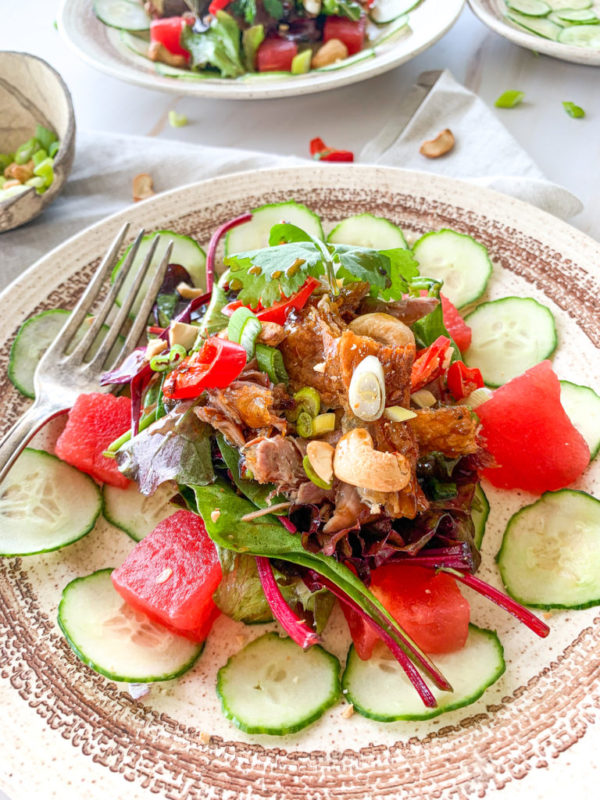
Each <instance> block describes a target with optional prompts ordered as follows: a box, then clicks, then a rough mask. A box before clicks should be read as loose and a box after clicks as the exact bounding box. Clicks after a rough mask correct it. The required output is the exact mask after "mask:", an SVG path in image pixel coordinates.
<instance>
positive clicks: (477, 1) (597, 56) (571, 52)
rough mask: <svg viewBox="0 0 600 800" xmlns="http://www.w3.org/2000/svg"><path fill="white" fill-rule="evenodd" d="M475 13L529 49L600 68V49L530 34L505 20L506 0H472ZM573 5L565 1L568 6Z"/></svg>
mask: <svg viewBox="0 0 600 800" xmlns="http://www.w3.org/2000/svg"><path fill="white" fill-rule="evenodd" d="M469 5H470V6H471V9H472V11H473V13H474V14H475V15H476V16H478V17H479V19H480V20H481V21H482V22H483V23H485V24H486V25H487V26H488V28H491V29H492V30H493V31H495V32H496V33H499V34H500V36H503V37H504V38H505V39H508V40H509V41H511V42H514V43H515V44H518V45H520V46H521V47H525V48H527V50H534V51H535V52H536V53H544V55H547V56H552V57H553V58H559V59H561V61H571V62H572V63H573V64H585V65H586V66H588V67H600V52H598V50H589V49H587V48H585V47H571V46H570V45H567V44H560V43H559V42H552V41H550V39H544V38H543V37H542V36H537V35H536V34H535V33H528V32H527V31H524V30H522V29H521V28H519V27H517V26H516V25H513V24H512V23H511V22H509V21H508V20H505V19H504V14H505V11H506V4H505V3H504V0H469ZM568 5H569V3H568V0H565V8H567V6H568Z"/></svg>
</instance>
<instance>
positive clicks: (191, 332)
mask: <svg viewBox="0 0 600 800" xmlns="http://www.w3.org/2000/svg"><path fill="white" fill-rule="evenodd" d="M197 336H198V326H197V325H188V324H187V322H175V321H173V322H171V324H170V325H169V344H170V345H171V347H173V345H176V344H180V345H182V347H185V349H186V350H191V349H192V347H193V346H194V342H195V341H196V338H197Z"/></svg>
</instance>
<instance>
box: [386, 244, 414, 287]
mask: <svg viewBox="0 0 600 800" xmlns="http://www.w3.org/2000/svg"><path fill="white" fill-rule="evenodd" d="M381 255H383V256H387V257H388V258H389V260H390V268H389V277H390V286H389V287H388V288H386V289H384V291H382V292H380V293H379V296H380V297H381V298H382V299H383V300H400V298H401V297H402V295H404V294H406V293H407V292H408V291H409V289H410V286H411V283H412V279H413V278H416V277H418V275H419V262H418V261H417V260H416V258H415V257H414V255H413V254H412V251H411V250H405V249H404V248H402V247H396V248H394V249H393V250H382V251H381Z"/></svg>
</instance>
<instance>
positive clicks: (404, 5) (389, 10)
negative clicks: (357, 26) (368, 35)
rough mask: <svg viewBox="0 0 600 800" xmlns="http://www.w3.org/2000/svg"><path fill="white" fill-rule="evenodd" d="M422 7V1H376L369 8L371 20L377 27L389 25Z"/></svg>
mask: <svg viewBox="0 0 600 800" xmlns="http://www.w3.org/2000/svg"><path fill="white" fill-rule="evenodd" d="M419 5H421V0H376V1H375V3H374V5H373V6H372V7H371V8H369V10H368V14H369V19H370V20H372V21H373V22H374V23H375V24H376V25H387V23H388V22H393V21H394V20H395V19H398V17H401V16H402V15H403V14H406V13H408V12H409V11H412V10H413V8H416V7H417V6H419Z"/></svg>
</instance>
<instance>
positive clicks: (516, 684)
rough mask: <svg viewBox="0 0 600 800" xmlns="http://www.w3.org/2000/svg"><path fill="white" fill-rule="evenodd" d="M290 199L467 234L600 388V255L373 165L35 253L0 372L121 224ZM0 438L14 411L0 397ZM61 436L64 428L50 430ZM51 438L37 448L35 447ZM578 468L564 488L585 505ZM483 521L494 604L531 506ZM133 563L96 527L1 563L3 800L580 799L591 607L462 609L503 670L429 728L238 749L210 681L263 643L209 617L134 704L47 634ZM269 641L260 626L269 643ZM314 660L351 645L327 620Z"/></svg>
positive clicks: (322, 171) (592, 485)
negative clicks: (513, 540)
mask: <svg viewBox="0 0 600 800" xmlns="http://www.w3.org/2000/svg"><path fill="white" fill-rule="evenodd" d="M289 198H294V199H296V200H298V201H300V202H303V203H306V204H307V205H309V206H311V207H312V208H314V209H315V210H316V211H318V212H319V213H320V214H321V215H322V217H323V219H324V221H325V222H326V225H327V226H330V225H331V224H333V223H334V222H335V221H338V220H340V219H341V218H343V217H345V216H347V215H349V214H355V213H359V212H362V211H370V212H372V213H374V214H377V215H382V216H385V217H388V218H390V219H392V220H393V221H394V222H396V223H397V224H399V225H401V226H402V227H403V228H404V230H405V231H406V232H407V234H408V235H409V236H412V237H414V236H416V235H418V234H420V233H423V232H425V231H429V230H434V229H438V228H442V227H452V228H455V229H457V230H459V231H462V232H464V233H468V234H471V235H473V236H475V237H477V238H478V239H479V240H480V241H481V242H483V243H484V244H485V245H486V246H487V247H488V248H489V250H490V253H491V256H492V258H493V261H494V264H495V270H494V275H493V278H492V280H491V283H490V287H489V291H488V297H491V298H495V297H499V296H503V295H508V294H516V295H521V296H522V295H526V296H527V295H529V296H532V297H535V298H537V299H538V300H541V301H542V302H544V303H546V304H547V305H548V306H549V307H550V308H551V309H552V311H553V312H554V314H555V316H556V320H557V325H558V330H559V339H560V345H559V349H558V351H557V354H556V356H555V358H554V364H555V369H556V371H557V373H558V374H559V376H560V377H561V378H566V379H569V380H572V381H574V382H577V383H584V384H587V385H591V386H593V387H595V388H596V390H598V389H599V388H600V374H599V359H598V348H599V346H600V325H599V323H598V301H597V296H598V289H599V288H600V280H599V274H598V264H600V246H599V245H598V244H597V243H595V242H593V241H592V240H591V239H588V238H586V237H585V236H584V235H582V234H581V233H579V232H578V231H576V230H574V229H573V228H571V227H569V226H567V225H566V224H564V223H562V222H560V221H559V220H557V219H555V218H553V217H551V216H549V215H547V214H544V213H543V212H540V211H538V210H537V209H534V208H531V207H529V206H526V205H524V204H523V203H520V202H518V201H516V200H513V199H510V198H508V197H505V196H503V195H499V194H496V193H494V192H491V191H487V190H483V189H480V188H475V187H472V186H469V185H467V184H463V183H460V182H458V181H451V180H448V179H445V178H438V177H435V176H431V175H425V174H419V173H412V172H405V171H402V170H395V169H386V168H371V167H362V166H357V167H340V166H334V165H323V166H321V167H319V166H316V167H314V168H293V169H283V170H267V171H264V172H256V173H244V174H239V175H232V176H229V177H226V178H217V179H215V180H211V181H207V182H204V183H199V184H195V185H192V186H188V187H186V188H183V189H180V190H177V191H174V192H170V193H168V194H165V195H160V196H157V197H156V198H153V199H151V200H149V201H146V202H144V203H140V204H137V205H136V206H133V207H131V208H129V209H127V210H126V211H124V212H123V213H121V214H119V215H117V216H115V217H112V218H110V219H108V220H106V221H105V222H103V223H100V224H98V225H95V226H94V227H93V228H91V229H89V230H88V231H87V232H85V233H84V234H81V235H79V236H77V237H75V238H73V239H71V240H70V241H69V242H67V243H66V244H65V245H63V246H62V247H60V248H58V249H57V250H55V251H53V252H52V253H50V254H48V255H47V256H46V257H45V258H44V259H43V260H42V261H40V262H38V263H37V264H36V265H35V266H34V267H32V268H31V269H30V270H29V271H28V272H26V273H25V274H24V275H23V276H22V277H21V278H20V279H19V280H18V281H17V282H16V283H14V284H13V285H12V287H10V288H9V289H7V290H6V291H5V292H4V294H3V295H2V296H0V315H1V318H2V320H3V322H4V324H3V327H2V336H3V337H4V341H3V344H2V346H1V349H0V359H1V360H2V365H3V367H5V366H6V361H7V357H8V351H9V347H10V343H11V341H12V340H13V338H14V335H15V332H16V330H17V328H18V326H19V324H20V323H21V322H22V321H23V319H25V318H26V317H27V316H29V315H30V314H32V313H33V312H35V311H40V310H41V309H44V308H52V307H57V306H64V307H69V306H70V305H71V304H72V303H73V302H74V300H75V298H76V297H77V295H78V294H79V293H80V291H81V289H82V287H83V286H84V285H85V284H86V282H87V281H88V278H89V276H90V274H91V273H92V271H93V269H94V267H95V266H96V264H97V263H98V259H99V257H100V255H101V254H102V252H103V251H104V249H105V248H106V246H107V243H108V242H109V241H110V239H111V237H112V236H113V235H114V233H115V232H116V231H117V230H118V228H119V227H120V226H121V224H122V222H123V221H124V220H125V219H128V220H130V221H131V222H132V223H133V227H134V228H135V227H136V226H138V225H144V227H146V228H147V229H152V228H173V229H175V230H177V231H179V232H182V233H188V234H191V235H193V236H195V237H197V238H198V240H199V241H200V242H202V243H204V244H206V242H207V241H208V239H209V236H210V234H211V232H212V231H213V230H214V228H215V226H216V225H218V224H219V223H222V222H223V221H225V220H227V219H229V218H230V217H233V216H235V215H237V214H240V213H241V212H243V211H245V210H247V209H248V208H252V207H255V206H257V205H260V204H262V203H265V202H276V201H282V200H286V199H289ZM0 401H1V403H2V417H1V420H2V426H3V427H6V426H7V425H8V424H9V423H11V422H12V421H13V420H14V418H15V417H16V416H17V415H18V414H19V413H20V412H21V411H22V410H23V408H25V406H26V403H27V401H25V400H24V399H22V398H21V397H19V395H18V394H17V392H16V391H15V390H14V389H13V388H12V386H11V385H10V384H9V382H8V380H7V379H6V378H4V379H3V380H2V381H0ZM59 424H60V423H59ZM55 433H56V431H55V430H54V431H50V432H49V433H48V434H47V436H46V438H45V442H46V444H47V443H48V442H51V439H52V436H53V435H55ZM599 477H600V469H599V464H598V463H595V464H592V465H591V466H590V467H589V468H588V470H587V471H586V473H585V474H584V476H583V477H582V478H581V480H580V481H579V482H578V483H577V487H578V488H582V489H586V490H587V491H590V492H592V493H595V494H596V495H598V494H599V493H600V488H599V483H600V481H599ZM485 490H486V492H487V493H488V497H489V499H490V503H491V509H492V510H491V514H490V518H489V522H488V528H487V531H486V535H485V537H484V542H483V548H482V552H483V564H482V568H481V572H480V574H481V576H482V577H483V578H484V579H485V580H488V581H490V582H491V583H493V584H495V585H497V586H499V585H500V579H499V576H498V572H497V569H496V566H495V562H494V556H495V554H496V552H497V550H498V547H499V543H500V539H501V535H502V531H503V530H504V527H505V525H506V521H507V519H508V518H509V516H510V515H511V514H512V513H514V511H516V510H517V509H518V508H520V507H522V506H523V505H525V504H527V503H529V502H531V500H532V499H533V498H532V497H531V496H530V495H525V494H523V493H519V492H501V491H498V490H496V491H495V490H493V489H492V487H490V486H485ZM132 546H133V542H132V541H131V540H129V539H128V538H127V536H126V535H125V534H123V533H121V532H119V531H117V530H116V529H114V528H111V527H110V526H109V525H108V524H106V523H101V524H99V525H98V526H97V528H96V529H95V530H94V531H92V533H90V534H89V535H88V536H87V537H85V538H84V539H82V540H80V541H79V542H77V543H75V544H73V545H71V546H70V547H68V548H66V549H65V550H63V551H60V552H56V553H50V554H46V555H42V556H35V557H31V558H23V559H6V560H3V561H2V562H1V563H0V642H1V645H0V647H1V652H0V659H1V660H0V704H1V707H2V710H3V713H2V718H3V722H2V725H0V752H1V753H2V762H3V766H4V769H3V775H2V781H3V783H4V785H3V787H2V788H4V789H5V790H6V791H7V792H8V793H9V794H10V795H11V797H12V798H13V800H41V799H42V798H43V800H54V798H57V799H58V798H61V800H67V799H68V800H71V798H77V799H78V800H79V798H86V800H88V799H89V800H116V799H117V798H118V800H121V799H122V800H150V798H160V799H161V800H238V799H239V798H244V799H246V798H270V800H346V799H347V798H353V799H354V800H358V799H359V798H360V799H361V800H362V799H363V798H397V800H400V799H402V800H405V799H406V800H462V799H463V798H464V800H467V798H468V799H471V798H496V797H497V796H499V795H500V794H501V797H502V798H511V800H512V798H527V800H536V799H537V798H539V799H540V800H541V799H542V798H543V799H544V800H548V799H549V798H559V797H560V798H564V797H565V796H569V795H570V796H572V797H584V796H586V794H587V795H589V796H590V797H592V796H594V793H595V792H596V791H597V781H598V775H597V772H596V771H595V770H596V765H597V758H596V755H595V754H596V741H595V740H594V731H595V729H594V725H593V723H594V722H595V721H596V720H597V708H598V705H599V703H600V689H599V687H598V682H597V669H598V667H597V665H598V656H599V647H598V638H597V634H596V632H595V630H594V628H595V625H597V623H598V621H599V619H600V618H599V617H598V609H594V608H592V609H588V610H585V611H573V612H556V613H554V614H552V616H551V617H549V620H548V621H549V624H550V626H551V635H550V636H549V638H548V639H546V640H540V639H537V638H536V637H535V636H534V635H533V634H532V633H530V632H529V631H528V630H527V629H525V628H523V627H521V626H520V625H519V624H518V623H516V621H515V620H514V619H513V618H512V617H510V616H509V615H507V614H505V613H504V612H502V611H501V610H500V609H498V608H496V607H495V606H490V605H489V604H487V602H486V601H484V600H482V599H481V598H479V597H471V596H470V597H469V599H470V601H471V602H472V618H473V621H474V622H476V623H477V624H479V625H481V626H483V627H488V628H494V629H495V630H497V632H498V635H499V637H500V639H501V641H502V643H503V645H504V649H505V655H506V661H507V670H506V673H505V674H504V675H503V676H502V678H501V679H500V680H499V681H498V682H497V683H496V684H495V685H494V686H492V687H491V688H490V689H488V690H487V691H486V693H485V694H484V695H483V697H482V698H480V699H479V700H478V701H477V702H476V703H474V704H473V705H471V706H468V707H466V708H463V709H461V710H458V711H454V712H451V713H449V714H446V715H442V716H440V717H438V718H436V719H433V720H429V721H427V722H420V723H419V722H398V723H394V724H390V725H385V724H383V723H377V722H373V721H370V720H367V719H363V718H361V717H359V716H358V715H356V714H355V715H354V716H352V717H351V718H349V719H347V718H346V717H345V716H343V715H342V712H343V710H344V706H343V705H339V706H336V707H334V708H333V709H331V710H330V711H329V712H327V713H326V715H325V716H324V717H323V718H322V719H321V720H320V721H318V722H317V723H316V724H314V725H313V726H311V727H310V728H308V729H306V730H305V731H303V732H300V733H298V734H295V735H294V736H291V737H287V738H274V737H268V736H258V737H251V736H248V735H245V734H242V733H240V732H239V731H238V730H237V729H236V728H234V727H233V726H232V725H231V724H230V723H229V722H228V721H227V720H225V719H224V718H223V716H222V715H221V713H220V711H219V707H218V701H217V698H216V695H215V675H216V671H217V669H218V668H219V667H220V666H221V665H222V664H223V663H225V661H226V660H227V657H228V656H229V655H230V654H231V653H233V652H235V651H236V650H238V649H239V648H240V646H241V644H242V643H243V642H244V641H247V640H249V639H251V638H254V637H255V636H258V635H259V634H260V633H262V631H263V630H264V626H253V627H249V628H244V626H242V625H239V624H236V623H233V622H231V621H229V620H227V619H225V618H223V617H221V618H220V619H219V620H218V621H217V623H216V625H215V628H214V629H213V632H212V633H211V636H210V637H209V641H208V644H207V647H206V650H205V652H204V654H203V655H202V657H201V658H200V660H199V661H198V662H197V664H196V665H195V667H194V668H193V669H192V670H191V671H190V672H188V673H187V674H186V675H185V676H183V678H182V679H180V680H179V681H177V682H172V683H170V684H165V685H162V686H160V687H158V686H157V687H155V688H153V690H152V692H151V694H150V695H149V696H148V697H147V698H145V699H144V700H143V701H142V702H137V703H136V702H134V701H132V700H131V699H130V697H129V695H128V693H127V692H126V689H125V687H124V686H120V685H116V684H114V683H111V682H109V681H107V680H106V679H104V678H102V677H101V676H99V675H97V674H95V673H93V672H92V671H91V670H90V669H88V668H86V667H84V666H83V665H82V664H81V663H80V662H79V661H78V660H77V658H76V657H75V655H74V654H73V653H72V652H71V650H70V649H69V647H68V645H67V644H66V642H65V641H64V639H63V638H62V636H61V634H60V631H59V630H58V628H57V625H56V622H55V620H56V610H57V605H58V602H59V599H60V592H61V589H62V588H63V587H64V586H65V584H66V583H67V582H68V581H69V580H70V579H72V578H73V577H75V576H77V575H84V574H86V573H89V572H91V571H92V570H94V569H98V568H100V567H106V566H112V565H117V564H119V563H120V562H121V561H122V559H123V558H124V557H125V556H126V554H127V553H128V552H129V551H130V549H131V547H132ZM267 627H268V626H267ZM325 646H326V647H327V648H328V649H330V650H331V651H332V652H334V653H335V654H336V655H338V656H339V657H340V658H341V659H342V660H343V658H344V656H345V652H346V649H347V646H348V638H347V634H346V632H345V628H344V623H343V621H342V619H341V616H340V615H338V614H334V616H333V619H332V621H331V623H330V625H329V627H328V630H327V634H326V636H325Z"/></svg>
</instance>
